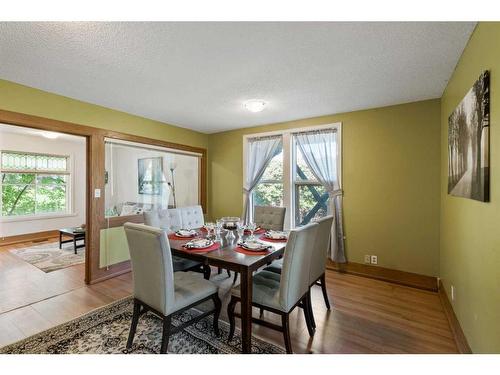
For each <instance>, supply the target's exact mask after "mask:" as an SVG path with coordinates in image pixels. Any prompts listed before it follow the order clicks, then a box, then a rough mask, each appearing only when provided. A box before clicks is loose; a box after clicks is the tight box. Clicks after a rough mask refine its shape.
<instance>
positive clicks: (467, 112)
mask: <svg viewBox="0 0 500 375" xmlns="http://www.w3.org/2000/svg"><path fill="white" fill-rule="evenodd" d="M489 126H490V76H489V72H488V71H484V72H483V73H482V74H481V76H480V77H479V79H478V80H477V81H476V82H475V83H474V85H473V86H472V88H471V89H470V90H469V91H468V92H467V94H466V95H465V97H464V98H463V99H462V101H461V102H460V103H459V104H458V106H457V107H456V108H455V110H454V111H453V112H452V114H451V115H450V117H449V118H448V194H450V195H454V196H457V197H464V198H469V199H474V200H478V201H482V202H489V199H490V186H489V185H490V169H489V161H490V135H489V134H490V133H489V129H490V128H489Z"/></svg>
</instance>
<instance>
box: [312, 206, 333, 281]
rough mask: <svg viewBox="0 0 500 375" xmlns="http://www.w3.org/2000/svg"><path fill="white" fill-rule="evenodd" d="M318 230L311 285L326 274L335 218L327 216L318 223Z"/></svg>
mask: <svg viewBox="0 0 500 375" xmlns="http://www.w3.org/2000/svg"><path fill="white" fill-rule="evenodd" d="M316 223H318V230H317V232H316V238H315V239H314V245H313V247H312V248H311V250H312V259H311V272H310V277H309V285H310V284H312V283H313V282H315V281H316V280H318V278H319V277H320V276H321V275H322V274H324V273H325V268H326V258H327V256H328V248H329V247H330V236H331V233H332V224H333V216H331V215H330V216H326V217H324V218H321V219H319V220H318V221H316Z"/></svg>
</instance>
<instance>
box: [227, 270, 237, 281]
mask: <svg viewBox="0 0 500 375" xmlns="http://www.w3.org/2000/svg"><path fill="white" fill-rule="evenodd" d="M229 276H231V275H229ZM236 280H238V272H236V271H234V279H233V284H236Z"/></svg>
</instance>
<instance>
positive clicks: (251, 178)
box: [243, 135, 282, 224]
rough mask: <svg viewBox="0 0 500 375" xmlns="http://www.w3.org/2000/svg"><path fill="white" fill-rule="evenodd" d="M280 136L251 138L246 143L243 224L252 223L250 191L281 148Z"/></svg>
mask: <svg viewBox="0 0 500 375" xmlns="http://www.w3.org/2000/svg"><path fill="white" fill-rule="evenodd" d="M281 142H282V137H281V135H277V136H269V137H262V138H252V139H250V140H249V141H248V146H247V147H248V148H247V160H246V165H245V172H246V173H245V181H244V185H243V194H244V195H245V209H244V210H245V211H244V213H243V218H244V220H245V224H247V223H249V222H251V221H252V219H253V218H252V216H253V212H252V211H253V210H252V207H253V203H252V190H253V189H254V188H255V187H256V186H257V184H258V183H259V181H260V179H261V178H262V175H263V174H264V171H265V170H266V167H267V166H268V164H269V162H270V161H271V159H272V158H273V156H274V154H275V153H276V151H277V150H278V149H279V148H280V147H281Z"/></svg>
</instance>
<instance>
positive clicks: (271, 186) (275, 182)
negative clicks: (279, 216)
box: [253, 147, 284, 207]
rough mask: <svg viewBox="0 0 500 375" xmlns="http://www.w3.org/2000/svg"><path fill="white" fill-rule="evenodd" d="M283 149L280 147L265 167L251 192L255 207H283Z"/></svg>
mask: <svg viewBox="0 0 500 375" xmlns="http://www.w3.org/2000/svg"><path fill="white" fill-rule="evenodd" d="M283 198H284V196H283V147H280V148H279V149H278V150H277V151H276V154H275V155H274V156H273V158H272V159H271V161H270V162H269V165H268V166H267V168H266V170H265V172H264V175H263V176H262V178H261V180H260V181H259V183H258V184H257V187H256V188H255V189H254V192H253V202H254V205H256V206H278V207H280V206H283Z"/></svg>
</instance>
